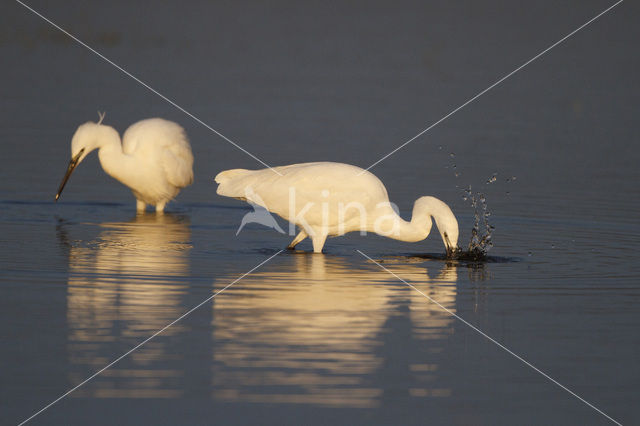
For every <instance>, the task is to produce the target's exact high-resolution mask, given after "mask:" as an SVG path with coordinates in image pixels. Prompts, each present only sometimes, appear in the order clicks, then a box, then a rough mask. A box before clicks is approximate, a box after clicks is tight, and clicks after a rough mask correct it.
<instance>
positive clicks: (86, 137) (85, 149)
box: [56, 113, 106, 201]
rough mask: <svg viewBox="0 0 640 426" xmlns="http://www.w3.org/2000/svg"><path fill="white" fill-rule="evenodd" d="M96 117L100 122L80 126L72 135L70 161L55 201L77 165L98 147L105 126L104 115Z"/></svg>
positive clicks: (100, 114)
mask: <svg viewBox="0 0 640 426" xmlns="http://www.w3.org/2000/svg"><path fill="white" fill-rule="evenodd" d="M98 115H99V116H100V120H99V121H98V122H97V123H93V122H90V121H89V122H87V123H84V124H81V125H80V126H79V127H78V129H77V130H76V132H75V133H74V134H73V138H72V139H71V160H70V161H69V166H67V172H66V173H65V175H64V178H62V183H60V187H59V188H58V193H57V194H56V201H58V198H60V194H62V190H63V189H64V186H65V185H66V184H67V181H68V180H69V178H70V177H71V174H72V173H73V171H74V170H75V168H76V167H77V166H78V164H80V163H81V162H82V160H84V159H85V157H86V156H87V155H88V154H89V153H90V152H91V151H93V150H94V149H96V148H98V147H99V146H100V140H101V138H100V134H101V133H102V129H103V128H105V127H106V126H103V125H102V120H103V119H104V113H98Z"/></svg>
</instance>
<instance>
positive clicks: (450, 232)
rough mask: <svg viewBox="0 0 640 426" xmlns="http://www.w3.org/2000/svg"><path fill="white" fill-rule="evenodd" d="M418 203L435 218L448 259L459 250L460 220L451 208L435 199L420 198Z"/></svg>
mask: <svg viewBox="0 0 640 426" xmlns="http://www.w3.org/2000/svg"><path fill="white" fill-rule="evenodd" d="M416 203H418V204H419V205H420V206H421V208H422V209H424V211H426V212H428V214H430V215H431V216H433V219H434V220H435V221H436V226H437V227H438V232H440V236H441V237H442V242H443V243H444V247H445V249H446V251H447V257H450V256H452V255H453V253H455V251H456V250H458V234H459V231H458V220H457V219H456V217H455V215H454V214H453V212H452V211H451V209H450V208H449V206H448V205H446V204H445V203H444V202H442V201H440V200H438V199H437V198H435V197H420V198H419V199H418V201H416Z"/></svg>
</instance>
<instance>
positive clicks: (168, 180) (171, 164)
mask: <svg viewBox="0 0 640 426" xmlns="http://www.w3.org/2000/svg"><path fill="white" fill-rule="evenodd" d="M103 119H104V114H100V120H99V121H98V122H97V123H93V122H87V123H84V124H82V125H80V126H79V127H78V129H77V130H76V132H75V134H74V135H73V138H72V139H71V161H70V162H69V167H68V168H67V172H66V174H65V175H64V178H63V179H62V183H61V184H60V188H59V189H58V193H57V194H56V201H58V198H60V194H61V193H62V190H63V189H64V186H65V184H66V183H67V180H68V179H69V177H70V176H71V173H73V171H74V170H75V168H76V166H77V165H78V164H80V162H82V160H84V158H85V157H86V156H87V155H89V153H90V152H91V151H93V150H95V149H98V157H99V158H100V164H101V165H102V168H103V169H104V171H105V172H107V174H109V175H110V176H111V177H113V178H115V179H117V180H118V181H120V182H121V183H123V184H124V185H126V186H128V187H129V189H131V191H132V192H133V195H134V196H135V197H136V200H137V203H136V209H137V211H138V212H143V211H144V210H145V209H146V206H147V204H150V205H153V206H155V208H156V212H157V213H161V212H163V211H164V207H165V205H166V204H167V202H169V201H170V200H172V199H173V198H174V197H175V196H176V195H178V192H180V190H181V189H182V188H184V187H185V186H187V185H190V184H191V183H192V182H193V154H192V153H191V145H190V144H189V140H188V139H187V135H186V133H185V131H184V129H183V128H182V127H180V125H178V124H176V123H174V122H172V121H168V120H163V119H161V118H150V119H147V120H142V121H138V122H137V123H134V124H132V125H131V126H130V127H129V128H128V129H127V131H126V132H125V133H124V137H123V138H122V139H123V140H122V142H121V141H120V135H119V134H118V132H117V131H116V130H115V129H114V128H113V127H111V126H106V125H104V124H102V120H103Z"/></svg>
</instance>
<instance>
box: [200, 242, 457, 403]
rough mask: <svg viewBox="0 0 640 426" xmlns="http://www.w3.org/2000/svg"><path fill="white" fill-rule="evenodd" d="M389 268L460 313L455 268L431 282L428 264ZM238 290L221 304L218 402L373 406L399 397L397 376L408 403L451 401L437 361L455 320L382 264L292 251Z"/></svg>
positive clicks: (216, 312)
mask: <svg viewBox="0 0 640 426" xmlns="http://www.w3.org/2000/svg"><path fill="white" fill-rule="evenodd" d="M286 259H288V260H286ZM427 263H428V262H427ZM385 265H386V266H387V267H389V269H391V270H393V271H394V272H395V273H396V274H398V275H399V276H400V277H402V278H403V279H405V280H407V281H409V282H411V283H412V284H413V285H415V286H416V287H417V288H419V289H420V290H421V291H423V292H425V293H426V294H428V295H429V296H431V297H433V298H434V299H435V300H437V301H438V302H440V303H441V304H442V305H444V306H445V307H447V308H448V309H450V310H451V311H453V312H455V302H456V280H457V272H456V269H455V267H453V266H446V265H443V266H439V267H440V268H441V270H440V272H439V274H438V275H437V276H436V277H435V278H430V277H429V275H428V274H427V270H426V268H425V262H424V261H422V262H421V263H420V264H418V263H414V264H412V263H407V259H406V258H405V259H404V262H401V261H394V260H390V261H388V262H385ZM438 265H441V264H439V263H438ZM434 269H435V268H434ZM228 281H229V278H223V279H221V280H219V283H218V285H222V284H224V283H226V282H228ZM238 284H239V285H237V286H235V287H233V288H231V289H230V290H229V291H227V292H226V294H225V296H224V297H221V298H216V299H214V302H213V330H214V331H213V339H214V345H215V346H214V354H213V358H214V365H213V372H212V380H213V388H214V389H213V397H214V399H215V400H219V401H229V402H264V403H301V404H311V405H325V406H342V407H374V406H379V405H381V404H384V400H385V398H386V397H387V396H388V394H391V393H395V390H394V389H389V382H390V381H389V380H386V379H384V377H386V376H387V375H389V374H391V375H397V374H401V375H408V377H405V378H406V379H407V380H404V381H403V386H405V389H404V391H405V393H406V395H407V396H409V397H414V398H422V397H446V396H449V395H450V389H447V388H442V387H438V386H436V385H435V384H434V380H431V378H432V376H433V375H434V374H436V373H437V367H438V366H437V364H436V363H434V362H430V360H433V359H434V357H433V356H430V354H435V353H438V352H440V351H442V349H443V346H444V342H445V341H446V339H447V336H449V335H450V334H452V333H453V321H454V319H453V318H452V317H451V316H450V315H449V314H447V313H446V312H443V311H442V309H440V308H439V307H437V306H436V305H434V304H433V303H430V302H429V301H428V300H427V299H425V298H424V296H421V295H420V294H419V293H417V292H416V291H415V290H412V289H410V288H408V287H407V286H406V285H405V284H403V283H401V282H399V281H398V280H397V279H395V278H394V277H393V276H391V275H390V274H389V273H388V272H385V271H383V270H381V269H380V268H379V267H378V266H376V265H372V264H364V265H361V266H358V264H353V263H348V262H347V261H346V260H344V259H341V258H334V257H330V256H318V255H313V254H292V255H289V256H286V257H284V258H281V259H279V261H278V263H277V264H276V263H275V262H274V263H273V264H270V265H268V266H267V267H265V268H264V269H262V270H259V271H257V272H255V273H253V274H251V275H249V276H247V277H245V278H244V279H243V280H242V282H240V283H238ZM398 318H402V320H400V321H397V319H398ZM398 327H399V329H396V328H398ZM407 333H408V334H409V335H410V336H409V337H407ZM400 335H402V336H401V337H399V336H400ZM394 336H395V337H394ZM398 339H399V340H398ZM396 340H398V341H396ZM421 342H422V343H421ZM425 342H426V343H425ZM407 344H409V346H407ZM424 347H427V348H428V349H426V350H424V351H423V350H422V349H420V350H419V351H418V352H427V354H426V355H425V354H424V353H422V354H418V356H417V357H408V356H406V351H413V350H415V349H416V348H424ZM414 358H415V359H414ZM425 358H426V360H425ZM435 359H437V356H436V357H435ZM398 360H399V362H396V361H398ZM414 361H415V362H414ZM398 364H406V365H398ZM388 370H389V371H388Z"/></svg>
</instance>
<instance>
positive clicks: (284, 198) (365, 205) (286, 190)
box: [215, 162, 458, 255]
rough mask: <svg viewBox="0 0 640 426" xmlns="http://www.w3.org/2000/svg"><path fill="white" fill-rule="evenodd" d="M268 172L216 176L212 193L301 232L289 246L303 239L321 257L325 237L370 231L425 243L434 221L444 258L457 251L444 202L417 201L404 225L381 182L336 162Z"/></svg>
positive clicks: (241, 171)
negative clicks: (262, 211) (255, 208)
mask: <svg viewBox="0 0 640 426" xmlns="http://www.w3.org/2000/svg"><path fill="white" fill-rule="evenodd" d="M275 170H276V171H277V172H278V173H275V172H274V171H273V170H270V169H262V170H245V169H234V170H226V171H223V172H221V173H219V174H218V175H217V176H216V178H215V181H216V182H217V183H218V184H219V185H218V190H217V192H218V194H220V195H223V196H225V197H233V198H238V199H242V200H246V201H249V202H251V203H255V204H258V205H261V206H262V207H264V208H265V209H267V210H269V211H270V212H272V213H275V214H277V215H278V216H280V217H282V218H284V219H286V220H288V221H289V222H290V223H294V224H295V225H297V226H298V227H299V228H300V229H301V230H300V233H299V234H298V235H297V236H296V237H295V238H294V240H293V241H292V242H291V244H289V248H294V247H295V246H296V244H298V243H299V242H301V241H302V240H304V239H305V238H307V237H310V238H311V240H312V242H313V251H314V252H316V253H320V252H322V247H323V246H324V243H325V240H326V239H327V237H328V236H339V235H343V234H346V233H347V232H353V231H361V232H363V231H364V232H375V233H377V234H379V235H383V236H387V237H390V238H394V239H396V240H401V241H409V242H416V241H421V240H424V239H425V238H427V236H428V235H429V232H430V230H431V226H432V218H433V219H434V220H435V222H436V225H437V227H438V230H439V231H440V235H441V236H442V241H443V242H444V245H445V248H446V250H447V255H452V254H453V253H454V252H455V251H456V250H457V248H458V221H457V220H456V217H455V216H454V214H453V212H452V211H451V209H450V208H449V206H447V205H446V204H445V203H444V202H442V201H440V200H438V199H437V198H434V197H420V198H418V199H417V200H416V202H415V204H414V207H413V216H412V218H411V221H410V222H407V221H405V220H403V219H402V218H401V217H400V216H399V215H398V214H397V212H396V211H395V210H394V208H393V206H392V205H391V203H390V202H389V197H388V195H387V190H386V188H385V187H384V185H383V183H382V182H381V181H380V179H378V178H377V177H376V176H374V175H373V174H372V173H370V172H368V171H365V170H363V169H361V168H360V167H356V166H351V165H348V164H341V163H330V162H319V163H302V164H293V165H289V166H281V167H275Z"/></svg>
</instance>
